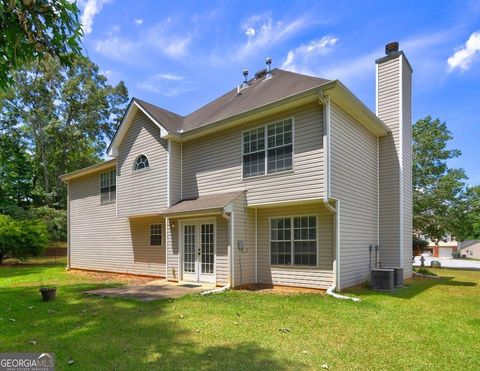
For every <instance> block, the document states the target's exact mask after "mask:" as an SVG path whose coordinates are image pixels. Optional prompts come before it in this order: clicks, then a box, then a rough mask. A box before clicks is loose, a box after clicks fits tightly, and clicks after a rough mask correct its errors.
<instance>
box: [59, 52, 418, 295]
mask: <svg viewBox="0 0 480 371" xmlns="http://www.w3.org/2000/svg"><path fill="white" fill-rule="evenodd" d="M375 62H376V85H377V89H376V111H377V112H376V113H373V112H371V111H370V110H369V109H368V108H367V107H366V106H365V105H364V104H363V103H362V102H361V101H360V100H359V99H358V98H356V97H355V96H354V95H353V94H352V93H351V92H350V91H349V90H348V89H347V88H346V87H345V86H344V85H343V84H342V83H341V82H340V81H338V80H334V81H329V80H325V79H321V78H317V77H311V76H305V75H301V74H298V73H292V72H287V71H283V70H281V69H273V70H272V71H269V70H264V71H261V72H259V73H257V74H256V75H255V77H254V78H252V79H250V80H247V81H246V82H244V83H242V84H241V85H239V86H238V87H235V88H234V89H233V90H231V91H229V92H228V93H226V94H225V95H223V96H221V97H219V98H218V99H216V100H214V101H212V102H210V103H208V104H207V105H205V106H203V107H201V108H199V109H198V110H197V111H195V112H193V113H191V114H189V115H187V116H180V115H178V114H175V113H173V112H169V111H167V110H165V109H162V108H159V107H156V106H154V105H152V104H150V103H146V102H144V101H142V100H140V99H136V98H134V99H132V101H131V102H130V105H129V107H128V110H127V112H126V114H125V117H124V118H123V120H122V122H121V124H120V126H119V128H118V131H117V133H116V134H115V137H114V138H113V140H112V142H111V144H110V146H109V148H108V156H110V157H111V158H112V159H111V160H109V161H106V162H104V163H101V164H98V165H94V166H91V167H88V168H85V169H82V170H78V171H75V172H73V173H70V174H66V175H64V176H63V177H62V178H63V180H64V181H65V182H67V183H68V267H69V268H76V269H89V270H98V271H110V272H122V273H132V274H143V275H154V276H159V277H165V278H167V279H168V280H172V281H191V282H209V283H214V284H216V285H219V286H226V285H229V286H231V287H241V286H244V285H252V284H259V285H287V286H297V287H309V288H320V289H326V288H328V287H330V286H332V285H335V286H336V289H337V290H340V289H342V288H346V287H349V286H353V285H356V284H359V283H362V282H363V281H365V279H367V278H368V274H369V263H370V257H369V245H378V246H380V260H381V262H382V264H383V265H384V266H392V267H393V266H395V267H403V268H404V276H405V277H409V276H411V250H412V248H411V236H412V210H411V209H412V206H411V199H412V195H411V74H412V70H411V67H410V64H409V63H408V61H407V59H406V57H405V55H404V53H403V52H402V51H398V43H390V44H388V45H387V47H386V55H385V56H383V57H382V58H380V59H378V60H376V61H375ZM372 63H373V61H372Z"/></svg>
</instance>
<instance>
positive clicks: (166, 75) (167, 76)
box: [156, 73, 185, 81]
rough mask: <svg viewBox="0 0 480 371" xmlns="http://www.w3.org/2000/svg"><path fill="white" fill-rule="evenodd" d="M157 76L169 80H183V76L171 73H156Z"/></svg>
mask: <svg viewBox="0 0 480 371" xmlns="http://www.w3.org/2000/svg"><path fill="white" fill-rule="evenodd" d="M156 76H157V77H158V78H160V79H163V80H170V81H180V80H184V79H185V77H184V76H178V75H175V74H173V73H160V74H158V75H156Z"/></svg>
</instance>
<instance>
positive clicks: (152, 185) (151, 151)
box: [117, 111, 168, 216]
mask: <svg viewBox="0 0 480 371" xmlns="http://www.w3.org/2000/svg"><path fill="white" fill-rule="evenodd" d="M167 151H168V144H167V141H166V140H164V139H161V138H160V129H159V128H158V126H156V125H155V124H154V123H153V122H152V121H151V120H150V119H149V118H148V117H147V116H146V115H145V114H144V113H143V112H141V111H138V113H137V114H136V115H135V117H134V119H133V122H132V124H131V125H130V127H129V129H128V131H127V133H126V135H125V138H124V139H123V141H122V143H121V145H120V147H119V150H118V158H117V165H118V168H117V203H118V205H117V207H118V209H117V212H118V216H134V215H142V214H158V213H160V212H161V211H162V210H164V209H166V208H167V159H168V154H167ZM141 154H144V155H145V156H147V158H148V160H149V163H150V167H149V168H148V169H145V170H138V171H134V170H133V169H134V162H135V160H136V158H137V157H138V156H139V155H141Z"/></svg>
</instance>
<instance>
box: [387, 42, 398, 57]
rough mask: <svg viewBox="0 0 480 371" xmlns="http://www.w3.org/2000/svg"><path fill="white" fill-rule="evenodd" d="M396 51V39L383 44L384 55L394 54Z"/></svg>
mask: <svg viewBox="0 0 480 371" xmlns="http://www.w3.org/2000/svg"><path fill="white" fill-rule="evenodd" d="M397 52H398V41H392V42H391V43H388V44H387V45H385V54H386V55H391V54H395V53H397Z"/></svg>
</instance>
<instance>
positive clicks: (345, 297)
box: [327, 286, 361, 302]
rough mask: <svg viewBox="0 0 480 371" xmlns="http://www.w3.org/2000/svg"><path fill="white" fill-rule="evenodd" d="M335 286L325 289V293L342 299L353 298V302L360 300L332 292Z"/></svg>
mask: <svg viewBox="0 0 480 371" xmlns="http://www.w3.org/2000/svg"><path fill="white" fill-rule="evenodd" d="M334 290H335V286H330V287H329V288H328V290H327V295H330V296H333V297H334V298H336V299H343V300H353V301H355V302H359V301H361V299H360V298H352V297H351V296H345V295H340V294H337V293H336V292H334Z"/></svg>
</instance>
